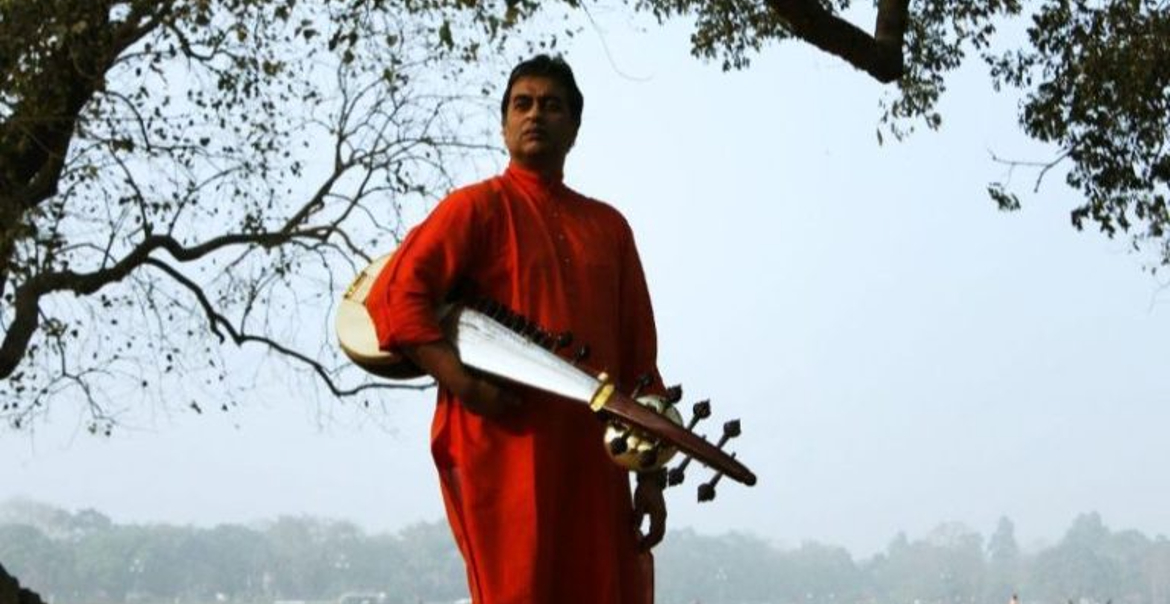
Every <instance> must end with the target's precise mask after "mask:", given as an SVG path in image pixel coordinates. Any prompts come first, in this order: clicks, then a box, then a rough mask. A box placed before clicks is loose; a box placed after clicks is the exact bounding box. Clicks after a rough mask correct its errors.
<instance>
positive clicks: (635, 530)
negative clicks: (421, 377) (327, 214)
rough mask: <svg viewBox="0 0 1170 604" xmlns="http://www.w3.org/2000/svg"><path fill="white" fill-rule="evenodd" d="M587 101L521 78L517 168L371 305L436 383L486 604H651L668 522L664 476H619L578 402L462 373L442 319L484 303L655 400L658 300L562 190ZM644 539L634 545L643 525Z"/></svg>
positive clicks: (460, 539)
mask: <svg viewBox="0 0 1170 604" xmlns="http://www.w3.org/2000/svg"><path fill="white" fill-rule="evenodd" d="M583 105H584V99H583V97H582V95H581V92H580V90H579V89H578V88H577V84H576V82H575V80H574V78H573V73H572V70H571V69H570V68H569V66H568V65H567V64H566V63H565V62H564V61H562V60H561V59H559V58H555V59H554V58H550V57H548V56H544V55H540V56H537V57H535V58H533V59H531V60H528V61H525V62H523V63H521V64H520V65H518V66H517V67H516V68H515V69H514V70H513V71H512V74H511V76H510V78H509V80H508V87H507V89H506V90H505V92H504V98H503V101H502V103H501V106H500V110H501V114H502V115H501V117H502V126H503V138H504V144H505V146H506V147H507V149H508V153H509V155H510V157H511V162H510V164H509V166H508V168H507V170H506V171H505V172H504V173H503V174H502V175H500V176H497V177H495V178H491V179H489V180H486V181H483V182H480V183H477V184H474V185H471V186H468V187H465V188H462V189H459V190H456V191H455V192H453V193H452V194H451V195H450V196H448V197H447V198H446V199H444V200H443V201H442V202H441V203H440V204H439V205H438V206H437V207H436V208H435V210H434V211H433V212H432V213H431V215H430V216H428V217H427V219H426V220H425V221H424V222H423V223H422V224H420V225H419V226H418V227H417V228H415V229H414V230H413V231H411V232H410V234H408V235H407V237H406V239H405V240H404V241H403V242H402V245H401V246H400V247H399V249H398V250H397V251H396V252H395V255H394V258H393V259H392V260H391V262H390V263H389V264H388V265H387V267H386V269H384V270H383V272H382V274H381V275H380V277H379V279H378V282H377V283H376V284H375V286H374V289H373V292H372V294H371V296H370V297H369V298H368V300H367V307H368V308H369V310H370V314H371V316H372V317H373V318H374V322H375V325H376V326H377V330H378V337H379V342H380V344H381V345H382V347H383V348H385V349H396V350H399V351H401V352H402V353H404V354H405V355H406V356H407V357H409V358H410V359H412V360H413V361H414V362H415V363H416V364H417V365H419V366H420V367H421V368H422V369H423V370H425V371H426V372H427V373H429V374H430V375H432V376H434V377H435V379H436V380H437V381H438V383H439V396H438V405H437V407H436V409H435V417H434V421H433V424H432V428H431V442H432V445H431V452H432V455H433V457H434V460H435V465H436V466H437V468H438V470H439V476H440V483H441V485H442V490H443V501H444V504H445V506H446V510H447V517H448V520H449V521H450V524H451V529H452V532H453V533H454V536H455V540H456V542H457V543H458V545H459V548H460V551H461V552H462V554H463V558H464V561H465V562H466V566H467V576H468V583H469V587H470V591H471V596H472V600H473V601H474V602H476V604H504V603H507V604H513V603H514V604H540V603H550V604H553V603H555V604H572V603H576V602H580V603H588V604H605V603H622V604H626V603H639V604H641V603H649V602H651V601H652V600H653V561H652V558H651V557H650V554H649V549H650V548H651V547H653V546H654V545H655V544H657V543H658V542H659V541H660V540H661V538H662V534H663V531H664V526H665V518H666V507H665V504H664V503H663V499H662V486H663V485H662V483H661V481H659V480H658V479H657V478H659V476H653V477H651V476H647V477H644V478H643V477H640V478H639V480H638V486H637V488H636V490H635V493H634V496H633V503H631V493H630V479H629V474H628V472H627V471H626V470H624V469H621V468H620V467H618V466H617V465H616V464H615V463H613V462H612V461H611V460H610V459H609V456H608V454H607V452H606V451H605V447H604V445H603V442H602V434H603V431H604V425H603V423H602V422H601V421H599V419H598V417H597V416H596V415H594V414H593V413H592V412H591V411H590V410H589V409H588V408H587V407H586V406H585V405H582V404H580V403H576V402H571V401H567V400H564V399H560V398H558V397H555V396H552V395H547V394H543V393H540V392H537V391H534V390H530V389H526V388H522V387H519V386H512V385H508V386H505V385H503V384H501V383H498V382H496V381H493V380H492V379H490V378H487V377H485V376H483V375H481V374H477V373H475V372H473V371H470V370H468V369H467V368H466V367H464V366H463V365H462V363H461V362H460V361H459V357H458V355H457V354H456V352H455V350H454V348H453V347H452V346H451V344H450V343H448V342H447V341H446V340H445V339H444V337H443V333H442V331H441V329H440V328H439V325H438V323H437V321H436V318H435V309H436V307H437V306H438V305H439V304H440V303H441V302H442V301H444V300H446V299H450V298H452V297H454V298H459V297H466V298H473V297H486V298H490V299H492V300H495V301H497V302H500V303H502V304H504V305H505V306H507V307H509V308H510V309H512V310H513V311H515V312H517V313H520V314H522V315H524V316H526V317H528V318H529V319H531V320H533V321H535V322H536V323H538V324H539V325H541V326H542V327H544V328H545V329H548V330H550V331H554V332H561V331H571V332H572V333H573V334H575V336H576V341H577V342H578V343H584V344H587V345H588V346H589V347H590V349H591V352H590V354H589V357H588V358H587V359H586V360H585V361H584V362H585V363H586V364H587V365H588V366H590V367H592V368H593V369H595V370H597V371H601V370H604V371H606V372H608V373H609V374H610V375H611V376H612V377H613V379H614V380H615V381H616V382H617V384H618V387H619V388H621V389H623V390H624V391H626V392H629V391H630V390H632V389H633V388H634V384H635V383H636V382H637V381H638V379H639V377H640V376H643V375H648V376H650V378H651V385H650V387H649V388H648V389H646V391H657V392H661V391H662V390H663V387H662V380H661V378H660V377H659V375H658V370H657V366H656V354H657V343H656V334H655V328H654V317H653V313H652V310H651V306H650V298H649V294H648V292H647V289H646V283H645V278H644V276H643V274H642V267H641V263H640V261H639V259H638V254H637V250H636V249H635V247H634V241H633V236H632V234H631V232H630V229H629V225H628V224H627V223H626V221H625V219H624V218H622V216H621V215H620V214H619V213H618V212H617V210H615V209H613V208H611V207H610V206H608V205H606V204H603V203H601V202H598V201H594V200H591V199H588V198H586V197H584V196H582V195H580V194H578V193H576V192H574V191H572V190H570V189H569V188H568V187H566V186H565V185H564V183H563V182H562V170H563V167H564V162H565V156H566V155H567V154H568V152H569V149H570V148H572V146H573V142H574V141H575V140H576V137H577V130H578V127H579V126H580V124H581V111H582V108H583ZM646 515H648V516H649V518H650V527H649V531H648V533H647V534H646V535H645V536H642V535H640V533H639V527H640V525H641V522H642V520H643V519H644V518H643V517H644V516H646Z"/></svg>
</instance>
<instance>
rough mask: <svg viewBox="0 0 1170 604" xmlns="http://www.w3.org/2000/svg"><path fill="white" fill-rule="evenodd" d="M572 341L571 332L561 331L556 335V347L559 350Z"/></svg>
mask: <svg viewBox="0 0 1170 604" xmlns="http://www.w3.org/2000/svg"><path fill="white" fill-rule="evenodd" d="M572 343H573V332H571V331H562V332H561V333H560V335H558V336H557V341H556V348H557V350H560V349H562V348H565V347H567V346H568V345H569V344H572Z"/></svg>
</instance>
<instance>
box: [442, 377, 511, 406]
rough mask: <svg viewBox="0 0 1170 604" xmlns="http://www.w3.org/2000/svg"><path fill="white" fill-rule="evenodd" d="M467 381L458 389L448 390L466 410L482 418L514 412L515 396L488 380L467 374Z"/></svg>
mask: <svg viewBox="0 0 1170 604" xmlns="http://www.w3.org/2000/svg"><path fill="white" fill-rule="evenodd" d="M464 373H465V374H466V375H467V379H466V380H464V381H463V383H461V384H459V388H450V390H451V392H452V393H454V394H455V396H457V397H459V401H460V402H462V403H463V406H464V407H467V410H468V411H470V412H472V413H474V414H476V415H481V416H483V417H500V416H503V415H507V414H508V413H510V412H512V411H514V410H515V409H516V408H517V407H518V406H519V405H520V400H519V399H518V398H517V397H516V395H515V394H514V393H513V392H511V391H510V390H508V389H507V388H504V387H502V386H500V385H499V384H496V383H495V382H493V381H491V380H490V379H487V378H484V377H480V376H478V375H475V374H472V373H470V372H467V371H466V370H465V371H464Z"/></svg>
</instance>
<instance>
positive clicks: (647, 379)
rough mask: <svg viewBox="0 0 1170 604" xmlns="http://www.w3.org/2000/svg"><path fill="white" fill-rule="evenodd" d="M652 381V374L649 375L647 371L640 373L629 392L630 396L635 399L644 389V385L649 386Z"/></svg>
mask: <svg viewBox="0 0 1170 604" xmlns="http://www.w3.org/2000/svg"><path fill="white" fill-rule="evenodd" d="M653 381H654V376H652V375H650V374H649V373H643V374H642V375H640V376H638V380H637V381H636V382H634V391H633V392H631V393H630V398H632V399H637V398H638V395H639V394H642V391H643V390H645V389H646V387H647V386H649V385H650V383H651V382H653Z"/></svg>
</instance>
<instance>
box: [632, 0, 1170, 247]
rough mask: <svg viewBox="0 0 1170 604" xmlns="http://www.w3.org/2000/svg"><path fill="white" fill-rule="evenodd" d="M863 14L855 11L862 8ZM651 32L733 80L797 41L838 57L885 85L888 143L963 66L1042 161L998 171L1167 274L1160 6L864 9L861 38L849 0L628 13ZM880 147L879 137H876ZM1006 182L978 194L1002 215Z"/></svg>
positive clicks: (1169, 193)
mask: <svg viewBox="0 0 1170 604" xmlns="http://www.w3.org/2000/svg"><path fill="white" fill-rule="evenodd" d="M863 4H868V3H863ZM634 5H635V6H636V7H637V8H638V9H641V10H646V11H650V12H652V13H653V14H654V15H655V16H656V17H658V18H659V19H668V18H672V17H677V16H689V17H692V18H694V20H695V31H694V34H693V35H692V38H691V40H692V43H693V45H692V49H693V53H694V54H695V55H696V56H698V57H702V58H707V59H712V58H722V62H723V68H724V69H742V68H746V67H748V66H749V64H750V58H751V56H752V54H753V53H756V52H760V51H761V49H762V48H763V47H764V46H765V45H767V44H768V43H771V42H776V41H783V40H788V39H798V40H801V41H803V42H806V43H809V44H812V45H813V46H815V47H817V48H818V49H821V50H823V51H825V52H827V53H829V54H832V55H835V56H838V57H840V58H842V59H843V60H845V61H847V62H848V63H850V64H851V65H853V66H855V67H857V68H858V69H860V70H861V71H863V72H865V73H866V74H868V75H869V76H872V77H873V78H875V79H876V80H878V81H880V82H887V83H896V86H897V94H896V95H895V96H894V97H893V100H892V101H889V102H888V103H885V113H884V117H883V122H884V123H885V124H886V126H887V127H888V129H889V130H890V131H891V132H892V133H893V134H895V135H896V136H898V137H901V136H903V135H904V134H905V133H907V132H908V131H909V130H910V129H912V127H913V123H915V122H917V121H919V120H920V121H921V122H922V123H925V124H926V125H927V126H928V127H930V128H938V127H939V126H940V124H941V123H942V116H941V115H940V114H939V113H938V111H937V110H936V105H937V102H938V99H939V98H940V96H941V94H942V93H943V92H944V91H945V90H946V75H947V73H948V72H951V71H954V70H955V69H957V68H958V67H959V66H960V65H962V64H963V63H964V62H966V61H967V60H968V58H969V55H970V54H972V53H974V54H976V55H977V56H979V57H981V58H982V59H983V60H984V61H985V62H986V63H987V65H988V66H989V67H990V75H991V82H992V85H993V86H994V87H995V88H996V89H997V90H998V89H1000V87H1002V86H1008V87H1013V88H1016V89H1019V90H1020V91H1022V92H1023V93H1024V100H1023V103H1022V105H1021V107H1020V113H1019V116H1018V117H1019V123H1020V126H1021V127H1022V128H1023V131H1024V132H1025V133H1026V134H1027V135H1028V136H1030V137H1032V138H1033V139H1035V140H1037V141H1040V142H1043V143H1046V144H1048V145H1050V146H1051V147H1052V148H1053V149H1054V158H1053V159H1050V160H1045V161H1039V162H1024V161H1015V160H1000V161H1004V163H1006V164H1008V165H1009V166H1011V167H1012V168H1028V169H1032V170H1034V171H1035V172H1036V174H1037V177H1036V181H1035V186H1036V187H1039V186H1040V184H1041V181H1042V180H1043V179H1044V177H1045V176H1046V175H1047V174H1048V173H1049V172H1050V171H1052V170H1053V169H1056V168H1060V169H1064V170H1066V173H1065V181H1066V183H1067V184H1068V185H1069V186H1070V187H1071V188H1072V189H1073V190H1075V191H1077V192H1079V194H1080V195H1081V197H1082V199H1081V200H1080V201H1079V202H1077V203H1076V206H1075V208H1074V209H1073V210H1072V212H1071V216H1070V217H1071V220H1072V224H1073V226H1075V227H1076V228H1077V229H1078V230H1079V229H1083V228H1085V227H1086V226H1089V225H1096V227H1097V228H1099V229H1100V230H1101V231H1102V232H1104V233H1105V234H1107V235H1108V236H1109V237H1114V236H1116V235H1118V234H1119V233H1128V234H1129V235H1130V236H1131V239H1132V242H1133V245H1134V247H1135V248H1137V247H1141V246H1143V245H1146V246H1153V247H1154V249H1156V250H1157V253H1158V262H1157V263H1156V265H1155V266H1153V267H1151V268H1156V266H1157V264H1160V265H1163V266H1164V265H1166V264H1170V212H1168V210H1167V201H1168V198H1170V144H1168V138H1170V122H1168V121H1167V120H1166V116H1167V115H1170V70H1168V69H1166V67H1165V66H1166V65H1168V64H1170V44H1166V40H1168V39H1170V3H1167V2H1166V1H1165V0H1044V1H1042V2H1034V3H1022V2H1020V1H1019V0H956V1H954V2H937V1H934V0H874V2H873V5H872V6H875V7H876V19H875V21H874V23H875V25H874V27H873V33H872V34H870V33H867V32H866V31H864V30H862V29H861V28H859V27H857V26H856V25H854V24H853V23H852V22H851V21H850V17H853V18H854V20H856V19H860V18H861V16H862V15H868V14H872V13H870V11H869V9H868V7H864V6H863V7H861V8H858V7H857V6H856V5H855V3H854V2H852V0H766V1H764V2H750V1H747V0H717V1H712V0H637V1H636V2H634ZM1025 6H1027V7H1028V10H1030V11H1032V12H1031V13H1029V14H1028V15H1027V16H1028V17H1029V18H1030V21H1031V22H1030V25H1029V26H1028V27H1027V33H1026V36H1027V42H1026V44H1024V45H1023V46H1021V47H1018V48H1006V49H1003V50H995V45H994V42H995V36H994V34H995V33H996V30H997V28H998V27H1000V26H1002V25H1004V24H1005V23H1008V22H1009V20H1011V19H1019V18H1022V17H1024V16H1025V12H1024V7H1025ZM777 77H778V78H779V77H782V76H780V75H779V74H778V76H777ZM880 136H881V133H880V130H879V138H880ZM1018 188H1019V186H1018V183H1012V182H1010V180H1005V181H1004V182H997V183H992V184H991V185H990V186H989V187H988V193H989V194H990V196H991V197H992V199H993V200H994V201H995V202H996V203H997V205H998V207H999V208H1000V209H1002V210H1014V209H1018V208H1019V207H1020V200H1019V196H1018V193H1017V192H1016V191H1017V190H1018Z"/></svg>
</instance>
